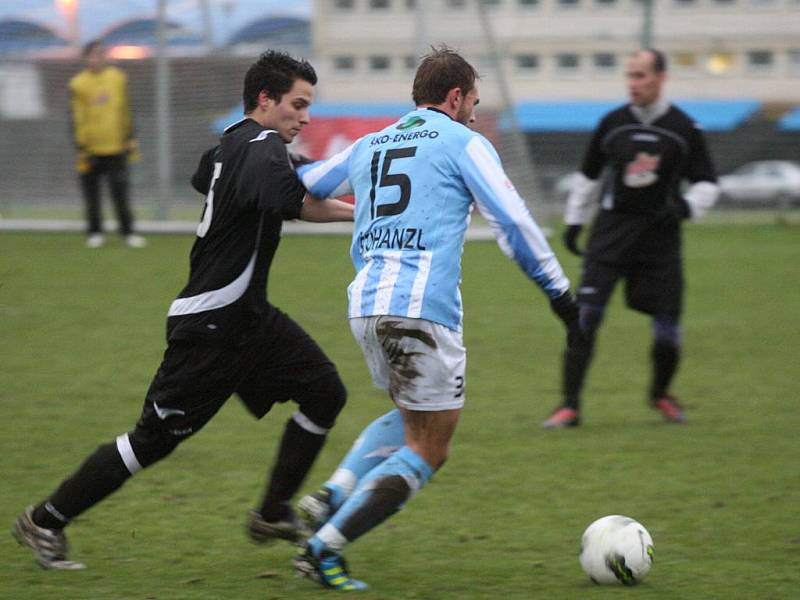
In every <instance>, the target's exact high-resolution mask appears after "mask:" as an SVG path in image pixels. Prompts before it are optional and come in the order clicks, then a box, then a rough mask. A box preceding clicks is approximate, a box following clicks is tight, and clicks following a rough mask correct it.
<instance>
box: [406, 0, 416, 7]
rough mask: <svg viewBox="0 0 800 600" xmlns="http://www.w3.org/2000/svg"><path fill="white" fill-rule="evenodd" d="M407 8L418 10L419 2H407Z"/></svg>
mask: <svg viewBox="0 0 800 600" xmlns="http://www.w3.org/2000/svg"><path fill="white" fill-rule="evenodd" d="M406 8H417V0H406Z"/></svg>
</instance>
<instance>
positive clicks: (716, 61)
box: [706, 52, 736, 75]
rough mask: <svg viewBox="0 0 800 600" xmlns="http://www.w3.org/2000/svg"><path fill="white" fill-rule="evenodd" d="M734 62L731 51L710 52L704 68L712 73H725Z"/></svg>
mask: <svg viewBox="0 0 800 600" xmlns="http://www.w3.org/2000/svg"><path fill="white" fill-rule="evenodd" d="M735 63H736V56H734V54H733V52H712V53H711V54H709V56H708V59H707V60H706V69H708V72H709V73H712V74H714V75H725V74H726V73H728V72H729V71H730V70H731V69H732V68H733V67H734V65H735Z"/></svg>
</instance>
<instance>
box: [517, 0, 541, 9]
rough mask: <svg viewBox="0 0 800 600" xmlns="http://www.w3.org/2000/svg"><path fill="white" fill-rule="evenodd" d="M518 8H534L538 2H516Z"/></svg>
mask: <svg viewBox="0 0 800 600" xmlns="http://www.w3.org/2000/svg"><path fill="white" fill-rule="evenodd" d="M517 4H519V6H520V8H534V7H536V6H539V0H517Z"/></svg>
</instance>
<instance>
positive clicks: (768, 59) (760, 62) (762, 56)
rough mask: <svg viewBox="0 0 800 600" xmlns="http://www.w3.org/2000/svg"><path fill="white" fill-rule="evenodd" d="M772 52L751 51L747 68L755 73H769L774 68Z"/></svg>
mask: <svg viewBox="0 0 800 600" xmlns="http://www.w3.org/2000/svg"><path fill="white" fill-rule="evenodd" d="M772 63H773V55H772V51H771V50H750V51H749V52H748V53H747V66H748V67H749V68H750V69H752V70H755V71H767V70H769V69H771V68H772Z"/></svg>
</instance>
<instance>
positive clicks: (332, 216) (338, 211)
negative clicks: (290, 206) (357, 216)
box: [300, 194, 353, 223]
mask: <svg viewBox="0 0 800 600" xmlns="http://www.w3.org/2000/svg"><path fill="white" fill-rule="evenodd" d="M300 218H301V219H303V221H313V222H315V223H331V222H334V221H352V220H353V205H352V204H350V203H348V202H342V201H341V200H336V199H335V198H325V199H323V200H320V199H319V198H314V197H313V196H311V195H310V194H307V195H306V197H305V200H303V208H301V209H300Z"/></svg>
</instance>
